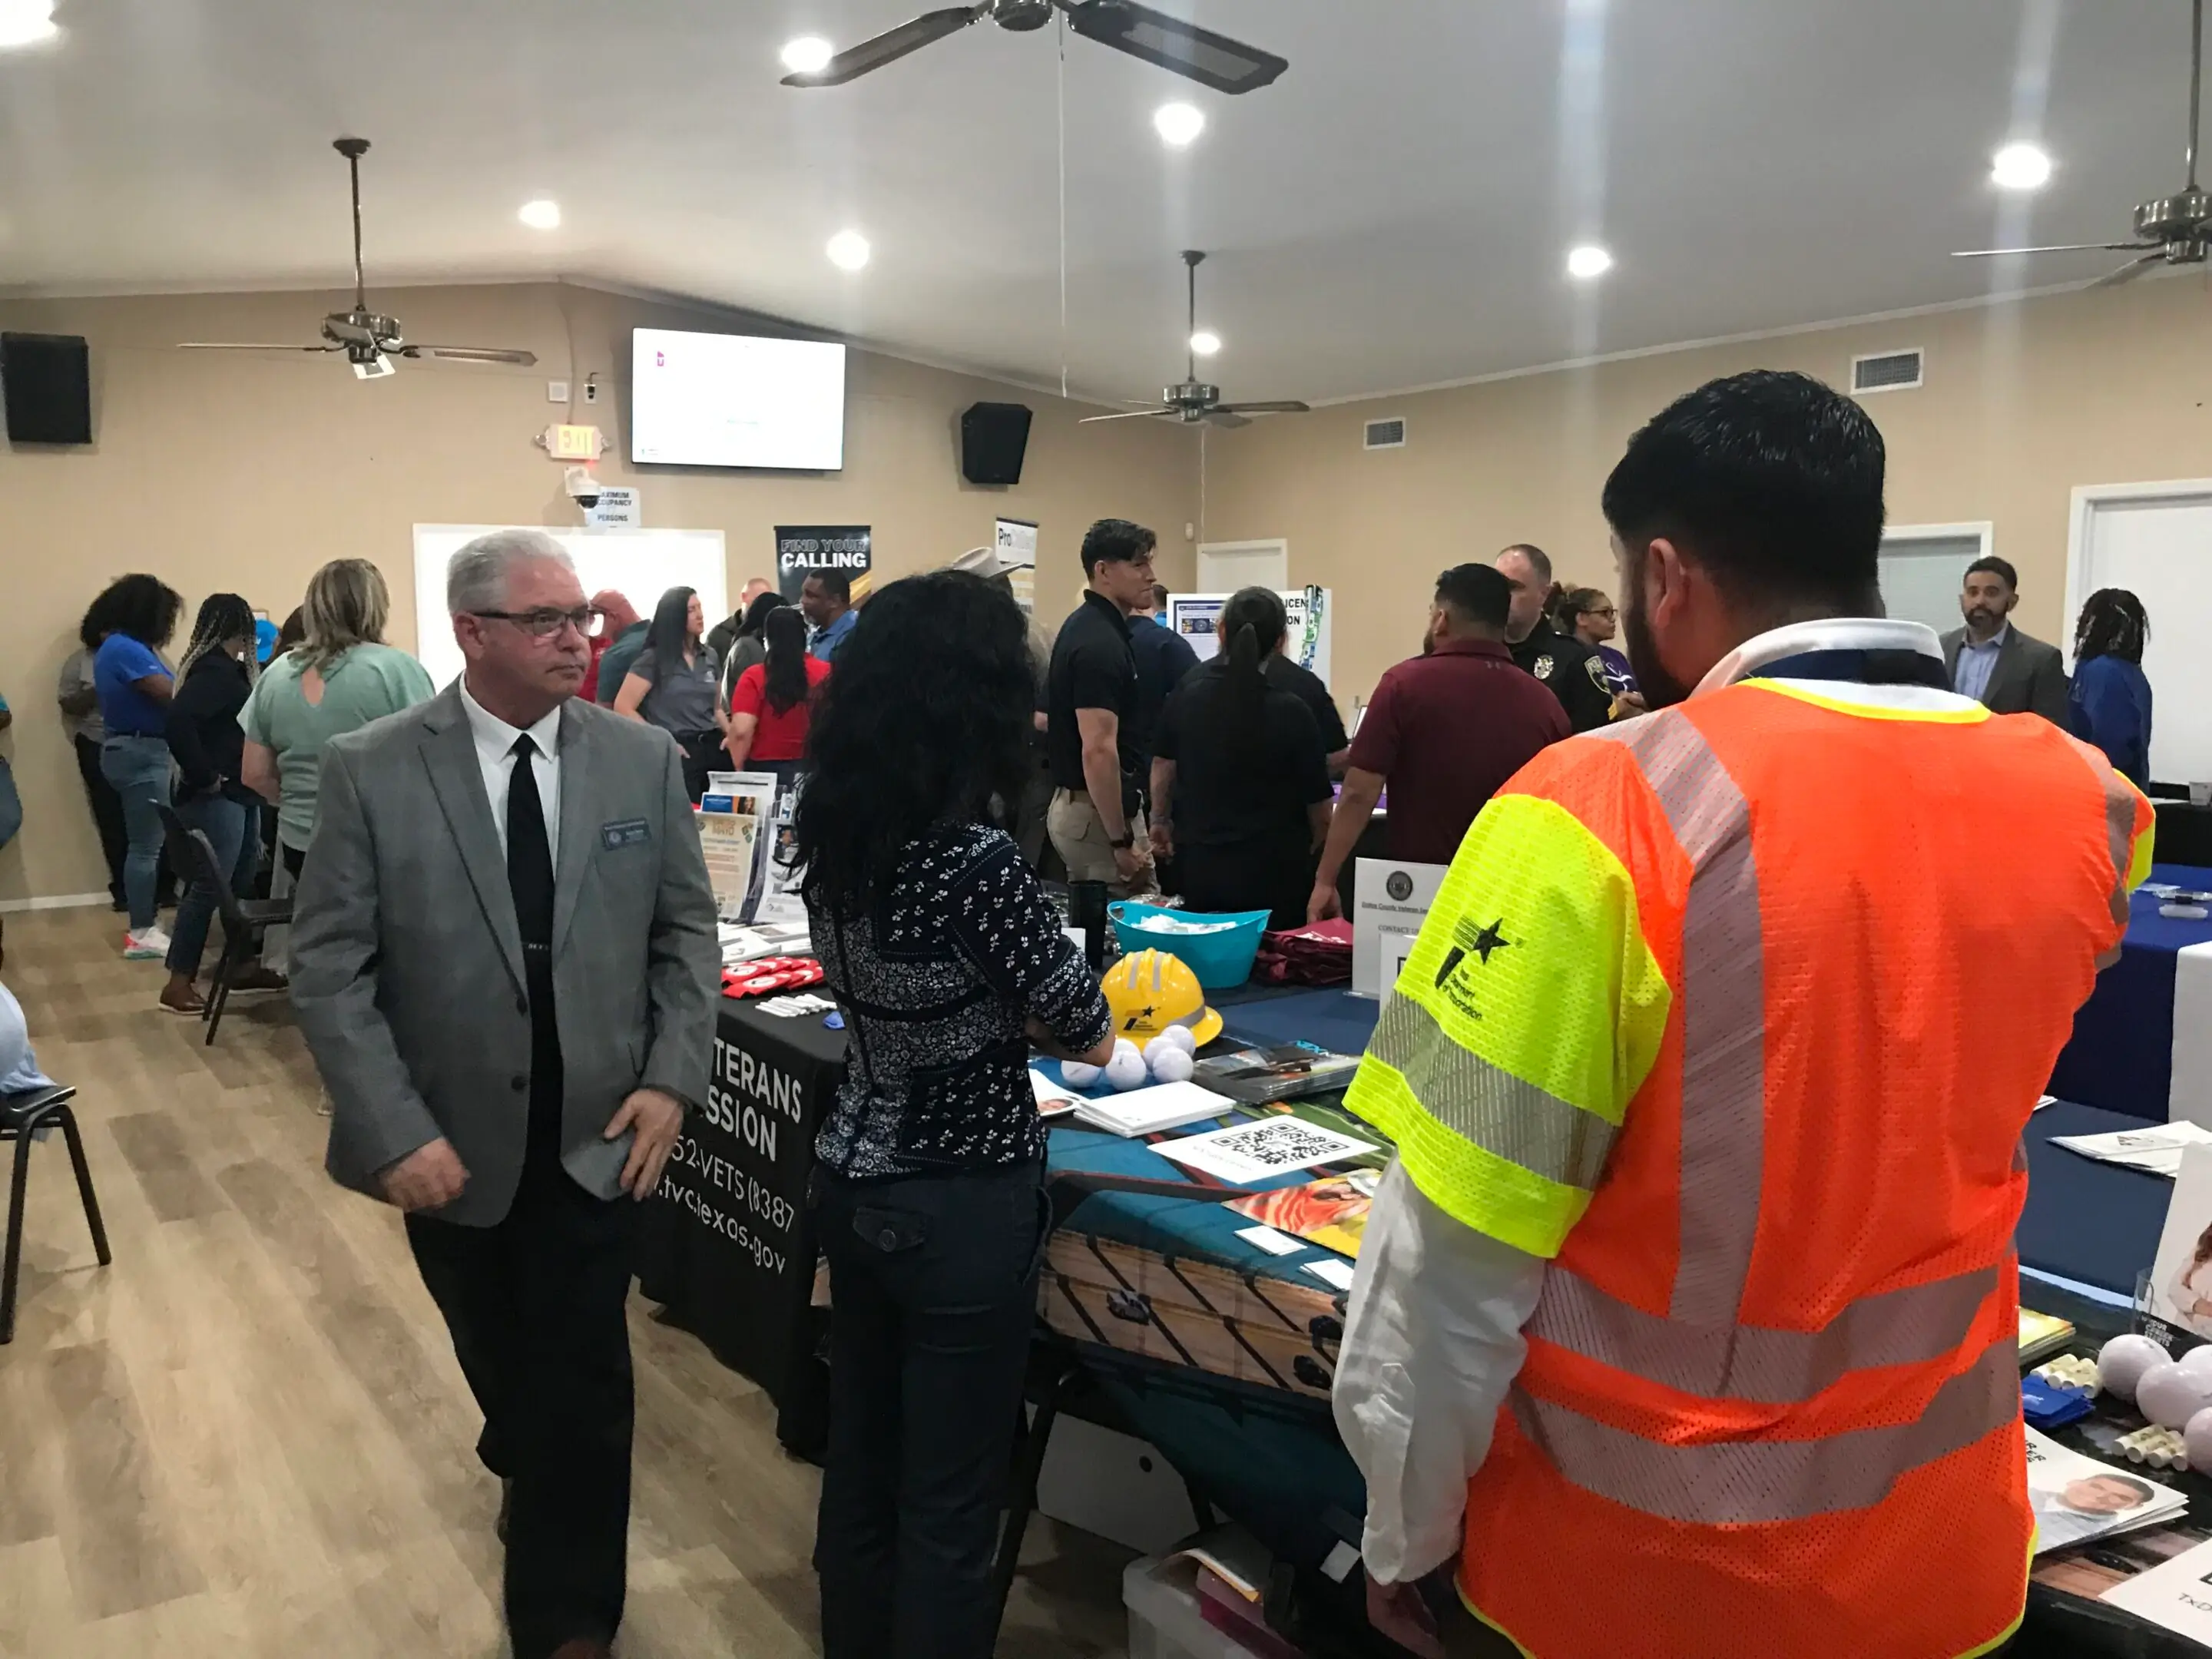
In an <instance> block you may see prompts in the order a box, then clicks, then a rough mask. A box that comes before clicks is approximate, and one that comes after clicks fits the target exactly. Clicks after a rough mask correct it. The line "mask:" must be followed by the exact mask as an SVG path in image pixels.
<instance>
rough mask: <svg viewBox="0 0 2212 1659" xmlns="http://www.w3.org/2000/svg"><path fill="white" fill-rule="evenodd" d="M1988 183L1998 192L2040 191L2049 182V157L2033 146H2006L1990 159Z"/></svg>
mask: <svg viewBox="0 0 2212 1659" xmlns="http://www.w3.org/2000/svg"><path fill="white" fill-rule="evenodd" d="M2050 182H2051V157H2050V155H2048V154H2046V153H2045V151H2043V150H2041V149H2038V148H2037V147H2036V146H2035V145H2033V144H2007V145H2006V146H2005V147H2004V148H2003V149H2001V150H1999V151H1998V152H1997V153H1996V155H1993V156H1991V157H1990V183H1991V184H1993V185H1996V187H1997V188H1998V189H1999V190H2041V189H2042V188H2043V187H2044V186H2045V185H2047V184H2049V183H2050Z"/></svg>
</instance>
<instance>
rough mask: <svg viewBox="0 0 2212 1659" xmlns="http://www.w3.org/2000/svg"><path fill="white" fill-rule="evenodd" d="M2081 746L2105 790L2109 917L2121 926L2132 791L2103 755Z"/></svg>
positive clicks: (2132, 838)
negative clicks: (2110, 874)
mask: <svg viewBox="0 0 2212 1659" xmlns="http://www.w3.org/2000/svg"><path fill="white" fill-rule="evenodd" d="M2083 749H2084V752H2083V755H2082V758H2083V759H2084V760H2086V761H2087V762H2088V763H2089V769H2090V770H2091V771H2092V772H2093V773H2095V774H2096V775H2097V782H2098V784H2099V785H2100V787H2102V788H2103V790H2104V792H2105V834H2106V840H2107V842H2109V843H2110V845H2111V848H2112V871H2113V877H2112V920H2113V921H2117V922H2118V923H2119V924H2120V926H2121V927H2122V928H2125V927H2127V925H2128V915H2129V902H2128V866H2129V865H2130V863H2132V862H2133V860H2134V854H2135V846H2136V792H2135V790H2134V789H2133V787H2130V785H2129V783H2128V781H2127V780H2126V779H2124V778H2123V777H2122V776H2121V775H2119V774H2118V772H2116V771H2114V770H2113V769H2112V763H2111V762H2110V761H2108V760H2106V758H2105V757H2104V756H2102V755H2100V754H2099V753H2098V752H2097V751H2096V750H2093V749H2088V748H2087V745H2086V744H2085V745H2083Z"/></svg>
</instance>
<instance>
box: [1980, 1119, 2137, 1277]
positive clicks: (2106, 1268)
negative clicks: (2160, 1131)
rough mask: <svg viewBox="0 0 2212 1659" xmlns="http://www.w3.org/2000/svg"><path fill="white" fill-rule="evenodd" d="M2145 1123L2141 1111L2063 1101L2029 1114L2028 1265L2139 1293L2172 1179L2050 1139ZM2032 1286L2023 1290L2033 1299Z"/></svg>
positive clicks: (2023, 1230) (2024, 1215)
mask: <svg viewBox="0 0 2212 1659" xmlns="http://www.w3.org/2000/svg"><path fill="white" fill-rule="evenodd" d="M2142 1127H2143V1123H2142V1119H2141V1118H2139V1117H2133V1116H2130V1115H2128V1114H2126V1113H2124V1112H2108V1111H2106V1110H2104V1109H2102V1108H2100V1107H2096V1106H2077V1105H2075V1104H2074V1103H2072V1102H2070V1101H2063V1100H2062V1101H2060V1102H2058V1103H2057V1104H2056V1105H2052V1106H2046V1107H2045V1108H2044V1109H2042V1110H2041V1111H2039V1112H2038V1113H2037V1114H2036V1115H2034V1117H2033V1118H2032V1119H2030V1120H2029V1121H2028V1127H2027V1209H2025V1210H2024V1211H2022V1212H2021V1218H2020V1228H2019V1231H2018V1233H2017V1235H2016V1237H2018V1239H2019V1242H2020V1262H2021V1266H2022V1267H2033V1268H2034V1269H2036V1270H2037V1271H2038V1272H2039V1273H2056V1274H2057V1275H2058V1276H2059V1277H2060V1278H2062V1279H2074V1280H2075V1281H2077V1282H2078V1283H2081V1284H2084V1285H2095V1286H2097V1287H2098V1288H2099V1289H2100V1290H2105V1291H2114V1292H2116V1293H2118V1294H2119V1295H2121V1296H2132V1295H2134V1294H2135V1288H2136V1274H2137V1273H2142V1272H2144V1271H2146V1270H2147V1269H2148V1267H2150V1264H2151V1258H2152V1257H2153V1256H2154V1255H2157V1254H2158V1235H2159V1230H2160V1228H2161V1227H2163V1226H2164V1225H2166V1200H2167V1199H2168V1198H2170V1197H2171V1196H2172V1193H2173V1183H2172V1182H2171V1181H2168V1180H2166V1179H2165V1178H2164V1177H2163V1176H2154V1175H2148V1174H2146V1173H2145V1172H2144V1171H2142V1170H2123V1169H2121V1168H2120V1167H2119V1166H2118V1165H2117V1164H2099V1163H2097V1162H2095V1161H2094V1160H2093V1159H2091V1158H2084V1157H2082V1156H2081V1154H2080V1153H2079V1152H2069V1151H2067V1150H2066V1148H2065V1147H2063V1146H2052V1145H2051V1137H2052V1136H2053V1135H2100V1134H2109V1133H2112V1132H2113V1131H2115V1130H2119V1129H2140V1128H2142ZM2032 1289H2033V1286H2032V1285H2031V1286H2029V1287H2027V1289H2024V1290H2023V1291H2022V1292H2021V1295H2022V1299H2023V1300H2025V1301H2027V1303H2028V1304H2030V1305H2031V1306H2033V1305H2035V1300H2034V1297H2033V1296H2032V1295H2031V1294H2029V1291H2030V1290H2032Z"/></svg>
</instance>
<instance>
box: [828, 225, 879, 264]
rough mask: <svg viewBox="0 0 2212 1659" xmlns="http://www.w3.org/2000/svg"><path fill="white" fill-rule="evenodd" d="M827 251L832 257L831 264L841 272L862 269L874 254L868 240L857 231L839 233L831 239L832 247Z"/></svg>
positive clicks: (830, 258)
mask: <svg viewBox="0 0 2212 1659" xmlns="http://www.w3.org/2000/svg"><path fill="white" fill-rule="evenodd" d="M826 251H827V252H828V253H829V263H830V264H833V265H835V266H836V267H837V269H838V270H860V269H862V268H863V267H865V266H866V264H867V263H868V257H869V255H870V253H871V252H873V250H872V249H871V248H870V247H869V246H868V239H867V238H866V237H865V236H863V235H861V234H860V232H859V231H857V230H841V231H839V232H838V233H837V234H836V235H835V236H832V237H831V238H830V239H829V248H828V249H827V250H826Z"/></svg>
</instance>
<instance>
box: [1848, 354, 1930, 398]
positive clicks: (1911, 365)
mask: <svg viewBox="0 0 2212 1659" xmlns="http://www.w3.org/2000/svg"><path fill="white" fill-rule="evenodd" d="M1922 368H1923V363H1922V361H1921V356H1920V353H1919V352H1918V351H1917V349H1916V350H1912V351H1880V352H1876V353H1875V354H1874V355H1873V356H1867V357H1854V358H1852V359H1851V390H1852V391H1853V392H1911V391H1912V390H1913V389H1914V388H1915V387H1917V386H1919V385H1920V384H1921V369H1922Z"/></svg>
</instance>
